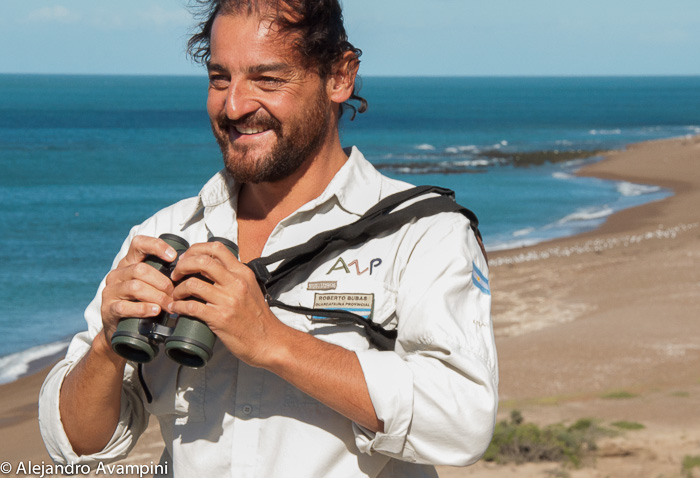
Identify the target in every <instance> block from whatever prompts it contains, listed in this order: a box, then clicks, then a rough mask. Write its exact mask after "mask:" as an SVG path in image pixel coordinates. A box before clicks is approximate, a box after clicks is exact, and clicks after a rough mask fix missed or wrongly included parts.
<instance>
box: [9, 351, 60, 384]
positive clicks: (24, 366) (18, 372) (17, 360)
mask: <svg viewBox="0 0 700 478" xmlns="http://www.w3.org/2000/svg"><path fill="white" fill-rule="evenodd" d="M69 343H70V341H68V340H64V341H62V342H54V343H51V344H46V345H38V346H36V347H32V348H30V349H27V350H23V351H22V352H17V353H15V354H11V355H7V356H5V357H2V358H0V384H3V383H9V382H12V381H14V380H17V379H18V378H19V377H21V376H22V375H24V374H25V373H27V371H28V370H29V364H31V363H32V362H34V361H36V360H40V359H43V358H46V357H50V356H52V355H56V354H58V353H60V352H62V351H64V350H65V349H66V348H67V347H68V344H69Z"/></svg>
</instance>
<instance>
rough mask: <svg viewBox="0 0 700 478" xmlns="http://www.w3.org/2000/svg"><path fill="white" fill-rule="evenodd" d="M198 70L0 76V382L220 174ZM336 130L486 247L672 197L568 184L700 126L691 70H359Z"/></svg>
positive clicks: (63, 332)
mask: <svg viewBox="0 0 700 478" xmlns="http://www.w3.org/2000/svg"><path fill="white" fill-rule="evenodd" d="M206 90H207V80H206V77H205V76H202V77H135V76H133V77H132V76H50V75H46V76H43V75H0V92H1V94H0V164H2V174H0V199H1V200H2V205H3V207H2V208H1V209H0V231H1V234H0V263H1V264H2V266H3V267H2V271H3V274H2V275H0V304H1V305H0V337H2V338H3V340H1V341H0V383H1V382H7V381H11V380H14V379H15V378H17V377H18V376H20V375H21V374H23V373H25V372H26V370H27V368H28V365H29V364H30V363H32V362H35V361H37V360H41V359H42V358H44V359H46V357H50V356H52V355H53V354H55V353H56V352H57V351H60V350H62V348H63V347H65V345H66V343H67V339H68V338H69V337H70V336H71V335H72V334H74V333H75V332H77V331H79V330H81V329H83V328H84V321H83V318H82V311H83V309H84V308H85V306H86V305H87V304H88V302H89V301H90V300H91V299H92V297H93V295H94V293H95V290H96V287H97V285H98V283H99V282H100V280H101V279H102V277H103V276H104V275H105V274H106V273H107V272H108V270H109V267H110V265H111V263H112V259H113V257H114V255H115V253H116V252H117V250H118V248H119V246H120V245H121V243H122V241H123V239H124V237H125V236H126V235H127V233H128V232H129V229H130V227H131V226H132V225H134V224H136V223H139V222H141V221H142V220H144V219H145V218H147V217H148V216H150V215H151V214H153V213H154V212H155V211H157V210H158V209H160V208H162V207H164V206H167V205H169V204H171V203H172V202H174V201H176V200H178V199H181V198H183V197H187V196H192V195H196V194H197V192H198V191H199V189H200V187H201V186H202V185H203V184H204V182H205V181H206V180H207V179H208V178H209V177H210V176H211V175H212V174H213V173H215V172H216V171H217V170H219V169H220V168H221V159H220V154H219V151H218V147H217V146H216V144H215V142H214V140H213V138H212V136H211V132H210V128H209V120H208V117H207V115H206V110H205V101H206ZM361 94H362V95H363V96H364V97H366V98H367V99H368V101H369V110H368V112H367V113H365V114H363V115H358V116H357V118H356V119H355V121H349V116H350V115H346V116H345V117H344V119H343V124H342V137H343V143H344V144H345V145H352V144H354V145H357V146H358V147H359V148H360V149H361V151H363V152H364V154H365V156H366V157H367V158H368V159H369V160H370V161H372V162H373V163H374V164H375V165H377V167H379V168H380V169H381V170H382V171H384V172H385V173H386V174H388V175H390V176H392V177H395V178H399V179H402V180H405V181H408V182H411V183H414V184H435V185H441V186H445V187H449V188H451V189H453V190H454V191H456V194H457V199H458V201H459V202H460V203H461V204H463V205H465V206H467V207H469V208H471V209H472V210H474V211H475V212H476V213H477V215H478V216H479V218H480V221H481V229H482V233H483V235H484V238H485V242H486V245H487V248H488V249H491V250H495V249H504V248H513V247H519V246H522V245H527V244H533V243H536V242H540V241H543V240H547V239H551V238H554V237H559V236H565V235H571V234H575V233H577V232H580V231H583V230H587V229H591V228H595V227H596V226H598V225H599V224H600V223H601V222H602V221H604V220H605V218H606V217H607V216H609V215H610V214H612V213H613V212H614V211H617V210H620V209H623V208H627V207H631V206H635V205H638V204H641V203H644V202H648V201H655V200H660V199H662V198H664V197H666V196H668V195H669V194H670V192H669V191H665V190H662V189H660V188H658V187H656V186H655V185H639V184H630V183H626V182H613V181H603V180H598V179H590V178H586V179H584V178H577V177H575V176H574V174H573V173H574V172H575V171H576V169H577V168H579V167H581V165H582V164H585V163H586V162H588V161H597V160H599V159H600V152H601V151H603V150H609V149H618V148H624V147H625V145H626V144H629V143H632V142H639V141H645V140H651V139H658V138H667V137H676V136H685V135H694V134H700V77H644V78H636V77H620V78H373V77H369V78H363V86H362V90H361Z"/></svg>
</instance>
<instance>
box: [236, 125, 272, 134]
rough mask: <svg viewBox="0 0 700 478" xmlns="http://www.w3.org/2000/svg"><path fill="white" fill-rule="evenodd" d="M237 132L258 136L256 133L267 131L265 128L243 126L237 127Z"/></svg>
mask: <svg viewBox="0 0 700 478" xmlns="http://www.w3.org/2000/svg"><path fill="white" fill-rule="evenodd" d="M236 131H238V132H239V133H240V134H256V133H262V132H263V131H265V128H263V127H261V126H256V127H254V128H245V127H243V126H236Z"/></svg>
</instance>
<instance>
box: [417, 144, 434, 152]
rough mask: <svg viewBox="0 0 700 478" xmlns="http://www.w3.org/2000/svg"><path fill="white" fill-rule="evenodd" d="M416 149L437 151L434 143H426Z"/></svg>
mask: <svg viewBox="0 0 700 478" xmlns="http://www.w3.org/2000/svg"><path fill="white" fill-rule="evenodd" d="M416 149H419V150H421V151H435V146H433V145H432V144H428V143H424V144H419V145H418V146H416Z"/></svg>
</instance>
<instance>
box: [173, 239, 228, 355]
mask: <svg viewBox="0 0 700 478" xmlns="http://www.w3.org/2000/svg"><path fill="white" fill-rule="evenodd" d="M208 242H220V243H222V244H224V245H225V246H226V247H227V248H228V250H229V251H231V252H232V253H233V254H234V255H235V256H236V257H238V246H237V245H236V244H235V243H233V242H231V241H229V240H228V239H225V238H223V237H212V238H211V239H209V241H208ZM215 341H216V336H215V335H214V333H213V332H212V331H211V330H210V329H209V327H208V326H207V325H206V324H205V323H204V322H202V321H201V320H199V319H197V318H195V317H188V316H186V315H181V316H180V318H178V320H177V325H176V326H175V330H174V331H173V333H172V335H171V336H170V337H168V338H167V339H166V340H165V354H166V355H167V356H168V357H170V358H171V359H172V360H174V361H175V362H177V363H179V364H182V365H186V366H188V367H194V368H199V367H204V366H205V365H206V364H207V362H208V361H209V359H210V358H211V354H212V350H213V348H214V342H215Z"/></svg>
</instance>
